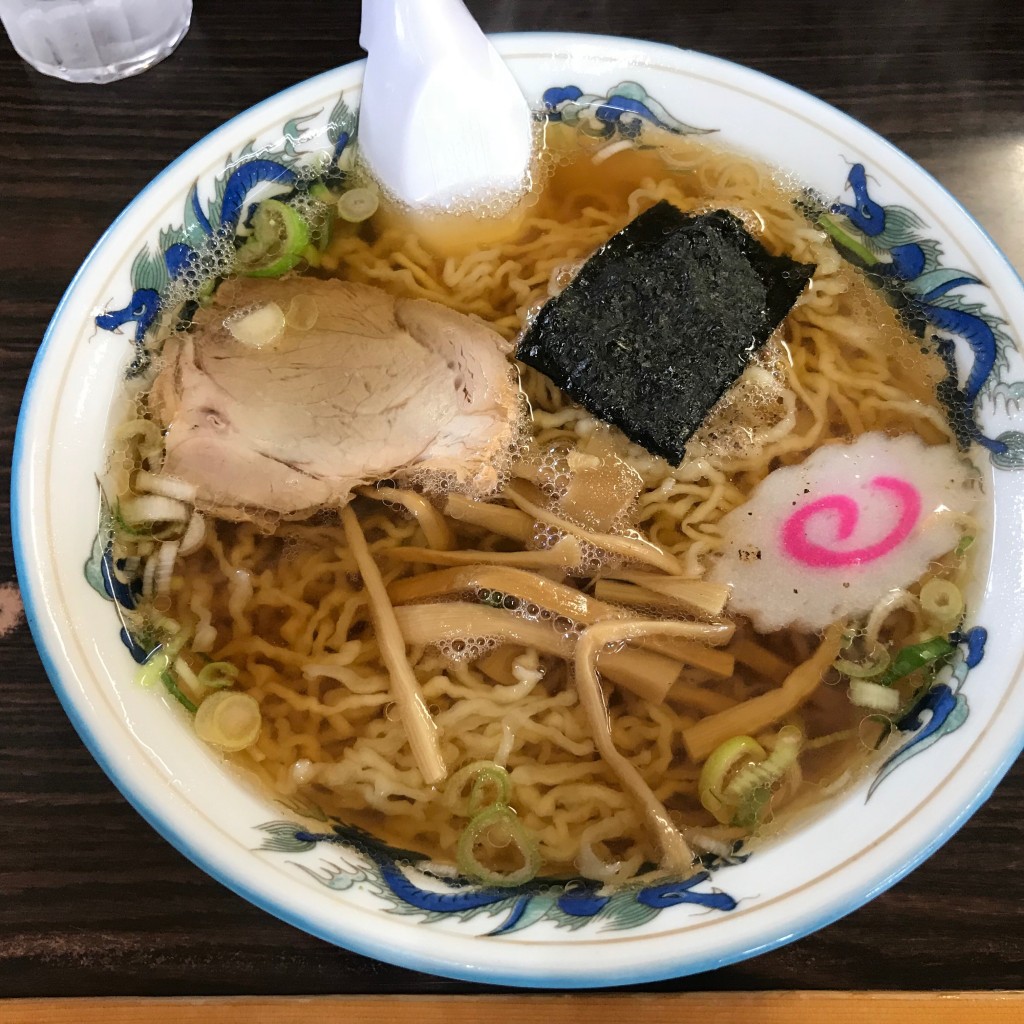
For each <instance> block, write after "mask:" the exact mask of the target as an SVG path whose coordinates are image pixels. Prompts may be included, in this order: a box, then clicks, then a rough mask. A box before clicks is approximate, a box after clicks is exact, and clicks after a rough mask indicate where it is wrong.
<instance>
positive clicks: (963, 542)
mask: <svg viewBox="0 0 1024 1024" xmlns="http://www.w3.org/2000/svg"><path fill="white" fill-rule="evenodd" d="M973 543H974V538H973V537H972V536H971V535H970V534H969V533H965V534H964V535H963V536H962V537H961V538H960V543H959V544H957V546H956V551H955V552H954V554H955V555H956V556H957V558H959V557H960V556H961V555H966V554H967V549H968V548H969V547H970V546H971V545H972V544H973Z"/></svg>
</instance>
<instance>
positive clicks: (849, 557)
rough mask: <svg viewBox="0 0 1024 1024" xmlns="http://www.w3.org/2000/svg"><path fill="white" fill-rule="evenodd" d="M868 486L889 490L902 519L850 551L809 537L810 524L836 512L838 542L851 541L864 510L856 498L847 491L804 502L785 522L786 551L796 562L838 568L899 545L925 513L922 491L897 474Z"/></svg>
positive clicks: (872, 558)
mask: <svg viewBox="0 0 1024 1024" xmlns="http://www.w3.org/2000/svg"><path fill="white" fill-rule="evenodd" d="M868 486H870V487H873V488H875V489H877V490H884V491H888V492H889V493H890V494H892V496H893V497H894V498H896V500H897V501H898V503H899V509H900V511H899V518H898V519H897V521H896V524H895V526H893V528H892V529H891V530H890V531H889V532H888V533H887V534H886V535H885V536H884V537H883V538H882V539H881V540H880V541H878V542H877V543H875V544H869V545H867V546H866V547H862V548H851V549H850V550H849V551H836V550H833V549H832V548H827V547H824V546H823V545H821V544H818V543H816V542H815V541H813V540H811V539H810V537H808V536H807V527H808V524H809V523H810V521H811V519H813V518H814V517H815V516H817V515H820V514H821V513H823V512H824V513H828V512H834V513H835V514H836V516H837V517H838V520H839V522H838V529H837V530H836V537H835V539H836V541H844V540H848V539H849V538H850V537H851V536H852V535H853V532H854V530H855V529H856V528H857V523H858V521H859V519H860V509H859V508H858V506H857V503H856V502H855V501H854V500H853V498H851V497H849V495H846V494H827V495H825V497H823V498H818V499H817V500H816V501H812V502H810V503H809V504H807V505H804V506H803V508H800V509H798V510H797V511H796V512H794V513H793V514H792V515H791V516H790V517H789V518H788V519H787V520H786V521H785V522H784V523H783V524H782V549H783V551H785V552H786V554H787V555H789V557H790V558H792V559H793V560H794V561H796V562H802V563H803V564H804V565H809V566H811V567H812V568H815V569H838V568H843V567H845V566H850V565H864V564H866V563H868V562H875V561H877V560H878V559H879V558H884V557H885V556H886V555H888V554H889V553H890V552H892V551H894V550H895V549H896V548H898V547H899V546H900V545H901V544H902V543H903V542H904V541H905V540H906V539H907V537H909V536H910V533H911V531H912V530H913V529H914V527H915V525H917V521H918V519H919V518H920V516H921V493H920V491H918V489H917V488H916V487H914V486H913V484H911V483H908V482H907V481H906V480H901V479H900V478H899V477H895V476H876V477H875V478H874V479H873V480H872V481H871V482H870V484H869V485H868Z"/></svg>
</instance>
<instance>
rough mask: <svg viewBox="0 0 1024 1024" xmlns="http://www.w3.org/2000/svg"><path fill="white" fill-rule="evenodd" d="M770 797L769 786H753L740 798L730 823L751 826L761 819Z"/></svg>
mask: <svg viewBox="0 0 1024 1024" xmlns="http://www.w3.org/2000/svg"><path fill="white" fill-rule="evenodd" d="M771 798H772V789H771V786H755V787H754V788H753V789H752V790H750V792H749V793H747V795H746V796H745V797H743V799H742V800H740V802H739V805H738V806H737V807H736V810H735V812H734V813H733V816H732V822H731V824H733V825H737V826H739V827H740V828H753V827H754V826H755V825H756V824H757V823H758V822H759V821H760V820H761V815H762V814H763V813H764V809H765V807H766V806H767V805H768V802H769V801H770V800H771Z"/></svg>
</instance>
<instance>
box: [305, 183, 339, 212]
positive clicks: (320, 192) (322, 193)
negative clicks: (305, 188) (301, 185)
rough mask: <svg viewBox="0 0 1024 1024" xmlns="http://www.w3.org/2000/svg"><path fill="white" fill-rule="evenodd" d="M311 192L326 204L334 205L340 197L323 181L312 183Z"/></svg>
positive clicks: (315, 197) (318, 200)
mask: <svg viewBox="0 0 1024 1024" xmlns="http://www.w3.org/2000/svg"><path fill="white" fill-rule="evenodd" d="M309 194H310V195H311V196H312V197H313V198H314V199H315V200H317V202H320V203H323V204H324V205H325V206H332V205H334V204H335V203H336V202H337V201H338V197H337V196H336V195H335V194H334V193H333V192H332V191H331V190H330V189H329V188H328V187H327V186H326V185H325V184H324V183H323V182H322V181H318V182H317V183H316V184H315V185H311V186H310V189H309Z"/></svg>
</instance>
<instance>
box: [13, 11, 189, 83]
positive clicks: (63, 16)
mask: <svg viewBox="0 0 1024 1024" xmlns="http://www.w3.org/2000/svg"><path fill="white" fill-rule="evenodd" d="M191 16H192V0H0V19H2V20H3V23H4V28H6V29H7V34H8V35H9V36H10V38H11V43H12V44H13V46H14V48H15V50H17V51H18V53H19V54H20V55H21V57H22V58H23V59H24V60H26V61H28V63H29V64H31V65H32V67H34V68H35V69H36V70H37V71H41V72H42V73H43V74H45V75H53V76H54V77H55V78H63V79H65V80H66V81H69V82H113V81H115V80H117V79H119V78H126V77H127V76H128V75H135V74H138V73H139V72H140V71H145V70H146V68H149V67H152V66H153V65H154V64H156V63H157V61H161V60H163V59H164V57H166V56H167V55H168V54H169V53H171V52H172V51H173V50H174V48H175V47H176V46H177V45H178V43H179V42H181V40H182V38H183V37H184V35H185V33H186V32H187V31H188V26H189V19H190V18H191Z"/></svg>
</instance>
